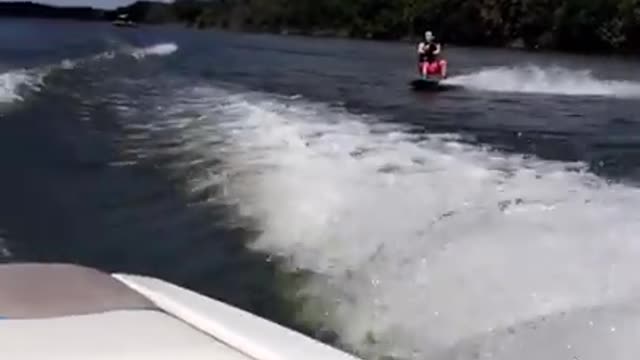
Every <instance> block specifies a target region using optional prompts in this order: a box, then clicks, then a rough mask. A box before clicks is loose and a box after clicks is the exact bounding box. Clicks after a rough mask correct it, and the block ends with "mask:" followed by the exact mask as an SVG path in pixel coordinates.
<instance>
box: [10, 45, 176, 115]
mask: <svg viewBox="0 0 640 360" xmlns="http://www.w3.org/2000/svg"><path fill="white" fill-rule="evenodd" d="M177 50H178V46H177V45H176V44H174V43H160V44H156V45H151V46H147V47H137V48H136V47H134V48H126V49H120V50H107V51H104V52H101V53H98V54H95V55H91V56H87V57H81V58H75V59H63V60H62V61H60V62H59V63H56V64H49V65H44V66H40V67H36V68H32V69H16V70H11V71H8V72H5V73H0V104H1V103H11V102H14V101H17V100H24V94H25V93H26V92H28V91H29V90H31V91H33V90H40V89H41V88H42V86H43V85H44V84H43V80H44V78H45V77H46V76H47V75H48V74H50V73H51V72H52V71H55V70H67V71H69V70H74V69H76V68H77V67H78V66H81V65H89V66H91V63H93V62H95V61H104V60H113V59H114V58H115V57H116V56H117V55H125V56H132V57H134V58H136V59H138V60H140V59H144V58H146V57H148V56H167V55H171V54H173V53H174V52H176V51H177Z"/></svg>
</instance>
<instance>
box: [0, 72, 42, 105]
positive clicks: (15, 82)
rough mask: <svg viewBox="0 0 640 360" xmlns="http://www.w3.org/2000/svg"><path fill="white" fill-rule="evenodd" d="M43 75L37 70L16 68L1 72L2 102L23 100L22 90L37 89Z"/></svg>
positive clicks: (0, 101)
mask: <svg viewBox="0 0 640 360" xmlns="http://www.w3.org/2000/svg"><path fill="white" fill-rule="evenodd" d="M42 76H44V75H43V74H41V73H38V72H37V71H28V70H14V71H9V72H6V73H0V103H10V102H13V101H16V100H22V99H23V96H22V95H21V92H22V91H23V90H25V88H29V89H32V90H34V89H37V88H38V86H39V85H40V84H41V81H42Z"/></svg>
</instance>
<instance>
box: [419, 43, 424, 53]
mask: <svg viewBox="0 0 640 360" xmlns="http://www.w3.org/2000/svg"><path fill="white" fill-rule="evenodd" d="M422 53H424V43H422V42H421V43H420V44H418V54H422Z"/></svg>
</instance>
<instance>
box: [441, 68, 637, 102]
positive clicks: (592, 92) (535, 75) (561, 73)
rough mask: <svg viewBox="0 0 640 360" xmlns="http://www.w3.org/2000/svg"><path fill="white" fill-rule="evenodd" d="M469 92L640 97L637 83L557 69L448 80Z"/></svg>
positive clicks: (492, 72)
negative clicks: (473, 90) (474, 90)
mask: <svg viewBox="0 0 640 360" xmlns="http://www.w3.org/2000/svg"><path fill="white" fill-rule="evenodd" d="M447 83H449V84H452V85H460V86H464V87H467V88H470V89H477V90H486V91H496V92H516V93H538V94H558V95H583V96H611V97H625V98H633V97H640V83H638V82H633V81H619V80H602V79H598V78H596V77H595V76H593V74H592V73H591V72H590V71H576V70H569V69H565V68H560V67H552V68H541V67H538V66H526V67H524V66H516V67H498V68H489V69H485V70H481V71H478V72H474V73H471V74H468V75H461V76H456V77H452V78H451V79H448V80H447Z"/></svg>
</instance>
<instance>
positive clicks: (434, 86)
mask: <svg viewBox="0 0 640 360" xmlns="http://www.w3.org/2000/svg"><path fill="white" fill-rule="evenodd" d="M409 85H411V88H413V90H418V91H421V90H422V91H428V90H438V88H439V87H440V86H441V84H440V79H434V78H419V79H415V80H412V81H411V82H410V83H409Z"/></svg>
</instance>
